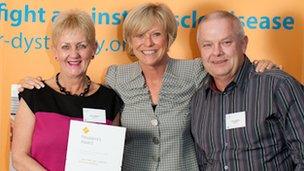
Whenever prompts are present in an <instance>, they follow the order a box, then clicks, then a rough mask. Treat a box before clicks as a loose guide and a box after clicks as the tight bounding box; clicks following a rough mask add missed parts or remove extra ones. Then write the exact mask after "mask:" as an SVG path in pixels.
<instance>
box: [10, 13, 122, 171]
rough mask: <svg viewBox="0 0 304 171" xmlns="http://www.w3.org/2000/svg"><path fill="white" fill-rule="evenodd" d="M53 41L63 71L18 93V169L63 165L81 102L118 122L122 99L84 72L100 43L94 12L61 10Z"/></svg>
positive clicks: (59, 169) (55, 170)
mask: <svg viewBox="0 0 304 171" xmlns="http://www.w3.org/2000/svg"><path fill="white" fill-rule="evenodd" d="M52 43H53V50H54V57H55V59H56V60H57V61H58V63H59V64H60V71H59V73H57V74H56V75H55V76H54V77H52V78H50V79H48V80H45V81H44V82H43V83H44V84H45V87H44V88H42V89H33V90H25V91H23V92H21V93H20V97H21V100H20V106H19V110H18V112H17V114H16V122H15V127H14V136H13V145H12V152H13V165H14V167H15V168H16V169H17V170H31V171H36V170H37V171H38V170H49V171H63V170H64V168H65V157H66V149H67V140H68V131H69V123H70V120H82V117H83V113H82V109H83V108H93V109H102V110H105V112H106V119H107V124H116V125H119V115H118V113H119V112H120V109H121V106H122V101H121V99H120V98H119V96H118V95H117V94H116V93H115V92H114V91H113V90H111V89H109V88H106V87H104V86H102V85H100V84H97V83H95V82H92V81H91V80H90V78H89V77H88V76H87V75H86V72H87V68H88V66H89V64H90V62H91V60H92V59H93V58H94V55H95V51H96V47H97V45H96V41H95V28H94V24H93V22H92V20H91V18H90V16H89V15H88V14H87V13H85V12H82V11H78V10H71V11H67V12H63V13H62V14H60V15H59V16H58V19H57V20H56V22H55V23H54V27H53V32H52Z"/></svg>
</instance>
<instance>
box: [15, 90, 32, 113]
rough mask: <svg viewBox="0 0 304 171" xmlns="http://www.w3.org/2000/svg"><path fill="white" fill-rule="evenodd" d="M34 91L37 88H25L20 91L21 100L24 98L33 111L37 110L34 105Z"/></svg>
mask: <svg viewBox="0 0 304 171" xmlns="http://www.w3.org/2000/svg"><path fill="white" fill-rule="evenodd" d="M34 91H35V90H29V89H24V91H23V92H20V93H19V100H20V99H21V98H22V99H23V100H24V101H25V103H26V104H27V105H28V107H29V108H30V109H31V111H32V112H33V113H35V112H36V111H35V105H34V104H35V99H34Z"/></svg>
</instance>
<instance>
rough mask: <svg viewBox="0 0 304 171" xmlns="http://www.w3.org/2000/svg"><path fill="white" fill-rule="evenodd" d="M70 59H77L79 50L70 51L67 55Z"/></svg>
mask: <svg viewBox="0 0 304 171" xmlns="http://www.w3.org/2000/svg"><path fill="white" fill-rule="evenodd" d="M69 55H70V57H73V58H78V57H79V56H80V55H79V50H78V49H76V48H73V49H71V50H70V53H69Z"/></svg>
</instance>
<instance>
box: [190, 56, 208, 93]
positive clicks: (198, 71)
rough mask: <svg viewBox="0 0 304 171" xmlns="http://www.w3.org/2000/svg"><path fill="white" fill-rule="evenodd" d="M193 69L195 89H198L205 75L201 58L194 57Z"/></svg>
mask: <svg viewBox="0 0 304 171" xmlns="http://www.w3.org/2000/svg"><path fill="white" fill-rule="evenodd" d="M193 70H194V81H195V85H196V90H198V89H199V88H200V87H201V85H202V82H203V79H204V78H205V77H206V75H207V73H206V71H205V69H204V66H203V63H202V61H201V58H195V59H194V63H193Z"/></svg>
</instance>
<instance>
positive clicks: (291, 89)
mask: <svg viewBox="0 0 304 171" xmlns="http://www.w3.org/2000/svg"><path fill="white" fill-rule="evenodd" d="M275 100H276V105H277V107H278V109H279V112H280V115H281V117H282V118H283V120H281V122H280V123H281V125H282V129H283V130H282V131H283V132H284V136H285V139H286V141H287V144H288V148H289V150H290V154H291V157H292V160H293V162H294V163H295V164H296V169H295V170H304V136H303V135H304V90H303V88H302V85H301V84H300V83H299V82H297V81H296V80H294V79H293V78H289V79H286V80H284V81H283V82H282V83H281V84H280V85H279V86H278V89H277V91H276V92H275Z"/></svg>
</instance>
